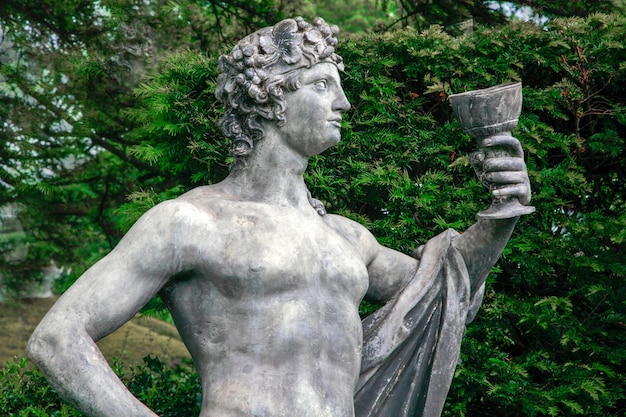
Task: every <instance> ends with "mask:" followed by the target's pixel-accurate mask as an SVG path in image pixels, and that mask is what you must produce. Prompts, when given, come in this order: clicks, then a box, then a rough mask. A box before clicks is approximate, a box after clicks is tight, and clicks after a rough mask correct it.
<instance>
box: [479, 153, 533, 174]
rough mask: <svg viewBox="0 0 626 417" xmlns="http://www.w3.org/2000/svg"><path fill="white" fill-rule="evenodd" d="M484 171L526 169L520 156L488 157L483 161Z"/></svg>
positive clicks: (522, 170) (521, 170)
mask: <svg viewBox="0 0 626 417" xmlns="http://www.w3.org/2000/svg"><path fill="white" fill-rule="evenodd" d="M482 169H483V171H485V172H501V171H520V172H524V171H526V163H525V162H524V160H523V159H522V158H508V157H505V158H488V159H486V160H485V161H483V166H482Z"/></svg>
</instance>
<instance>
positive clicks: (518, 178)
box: [484, 171, 528, 184]
mask: <svg viewBox="0 0 626 417" xmlns="http://www.w3.org/2000/svg"><path fill="white" fill-rule="evenodd" d="M484 178H485V180H486V181H489V182H490V183H493V184H523V183H525V182H526V181H527V178H528V177H527V175H526V173H525V172H523V171H498V172H487V173H485V176H484Z"/></svg>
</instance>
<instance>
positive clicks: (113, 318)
mask: <svg viewBox="0 0 626 417" xmlns="http://www.w3.org/2000/svg"><path fill="white" fill-rule="evenodd" d="M185 210H186V208H185V206H183V205H182V204H180V203H177V202H175V201H172V202H166V203H162V204H160V205H158V206H157V207H155V208H153V209H152V210H150V211H148V212H147V213H146V214H145V215H144V216H143V217H142V218H141V219H140V220H139V221H138V222H137V223H136V224H135V225H134V226H133V227H132V228H131V230H130V231H129V232H128V233H127V234H126V236H125V237H124V238H123V239H122V241H121V242H120V243H119V244H118V245H117V247H116V248H115V249H114V250H113V251H112V252H111V253H110V254H108V255H107V256H106V257H104V258H103V259H101V260H100V261H99V262H97V263H96V264H95V265H94V266H92V267H91V268H90V269H89V270H87V271H86V272H85V273H84V274H83V276H81V277H80V278H79V279H78V280H77V281H76V283H75V284H74V285H72V287H71V288H70V289H69V290H67V291H66V292H65V294H63V296H62V297H61V298H60V299H59V300H58V301H57V303H56V304H55V305H54V306H53V307H52V308H51V309H50V311H49V312H48V313H47V314H46V316H45V317H44V318H43V320H42V321H41V323H40V324H39V326H38V327H37V328H36V329H35V331H34V333H33V335H32V336H31V338H30V341H29V343H28V347H27V355H28V357H29V358H30V359H31V360H32V361H33V362H34V363H35V364H36V365H37V366H38V367H39V368H40V369H41V370H42V371H43V373H44V374H45V376H46V377H47V378H48V380H49V381H50V383H51V384H52V385H53V386H54V388H55V389H56V390H57V391H58V392H59V394H60V395H61V396H62V397H64V398H65V399H66V400H68V401H69V402H71V403H72V404H73V405H75V406H76V407H77V408H79V409H80V410H81V411H83V412H84V413H85V414H87V415H89V416H111V417H113V416H116V417H118V416H155V415H156V414H154V413H153V412H152V411H151V410H149V409H148V408H147V407H146V406H145V405H144V404H142V403H141V402H140V401H139V400H138V399H137V398H135V397H134V396H133V395H132V394H131V393H130V392H129V391H128V390H127V389H126V387H125V386H124V384H123V383H122V382H121V381H120V380H119V378H118V377H117V376H116V375H115V373H114V372H113V371H112V369H111V368H110V367H109V365H108V363H107V362H106V360H105V359H104V357H103V356H102V354H101V352H100V351H99V349H98V347H97V346H96V342H97V341H98V340H100V339H101V338H103V337H105V336H106V335H108V334H109V333H111V332H113V331H114V330H116V329H118V328H119V327H120V326H122V325H123V324H124V323H125V322H127V321H128V320H130V319H131V318H132V317H133V316H134V315H135V314H136V313H137V312H138V311H139V309H141V307H143V306H144V305H145V304H146V303H147V302H148V301H149V300H150V299H151V298H152V297H154V296H155V294H156V293H157V292H158V291H159V290H160V289H161V288H162V287H163V286H164V285H165V284H166V283H167V281H168V279H169V278H170V277H171V276H173V275H175V274H176V273H178V272H181V269H182V268H184V267H185V262H184V255H183V250H182V248H183V245H182V244H181V242H178V241H177V240H178V236H180V234H181V233H180V228H181V224H184V222H185V217H186V214H185Z"/></svg>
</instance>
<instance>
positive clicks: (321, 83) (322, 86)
mask: <svg viewBox="0 0 626 417" xmlns="http://www.w3.org/2000/svg"><path fill="white" fill-rule="evenodd" d="M313 85H314V86H315V88H317V89H318V90H326V88H327V87H328V83H327V82H326V80H317V81H315V83H313Z"/></svg>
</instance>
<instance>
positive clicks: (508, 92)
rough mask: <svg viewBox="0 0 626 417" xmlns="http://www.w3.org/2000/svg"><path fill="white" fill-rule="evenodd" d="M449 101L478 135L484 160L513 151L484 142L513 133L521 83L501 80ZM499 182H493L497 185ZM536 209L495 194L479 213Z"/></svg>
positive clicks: (507, 214)
mask: <svg viewBox="0 0 626 417" xmlns="http://www.w3.org/2000/svg"><path fill="white" fill-rule="evenodd" d="M449 100H450V105H451V106H452V110H453V111H454V114H455V115H456V118H457V120H458V121H459V123H460V124H461V127H462V128H463V130H464V131H465V132H466V133H467V134H469V135H470V136H471V137H473V138H474V139H476V141H477V143H478V148H479V149H480V150H481V151H482V152H483V154H484V156H485V160H486V159H489V158H502V157H507V156H510V155H511V151H512V150H511V149H507V147H506V146H485V145H484V141H485V139H487V138H490V137H495V136H509V137H510V136H511V131H512V130H513V128H515V126H517V122H518V120H519V115H520V113H521V111H522V84H521V83H511V84H500V85H496V86H493V87H489V88H485V89H480V90H473V91H468V92H465V93H459V94H452V95H451V96H450V97H449ZM497 187H498V186H492V187H491V189H492V190H493V189H495V188H497ZM534 211H535V208H534V207H532V206H524V205H522V204H521V203H520V202H519V200H518V199H517V198H516V197H512V196H503V197H497V198H494V200H493V201H492V203H491V207H489V208H488V209H487V210H483V211H481V212H479V213H478V217H479V218H483V219H508V218H511V217H517V216H521V215H524V214H530V213H532V212H534Z"/></svg>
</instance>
